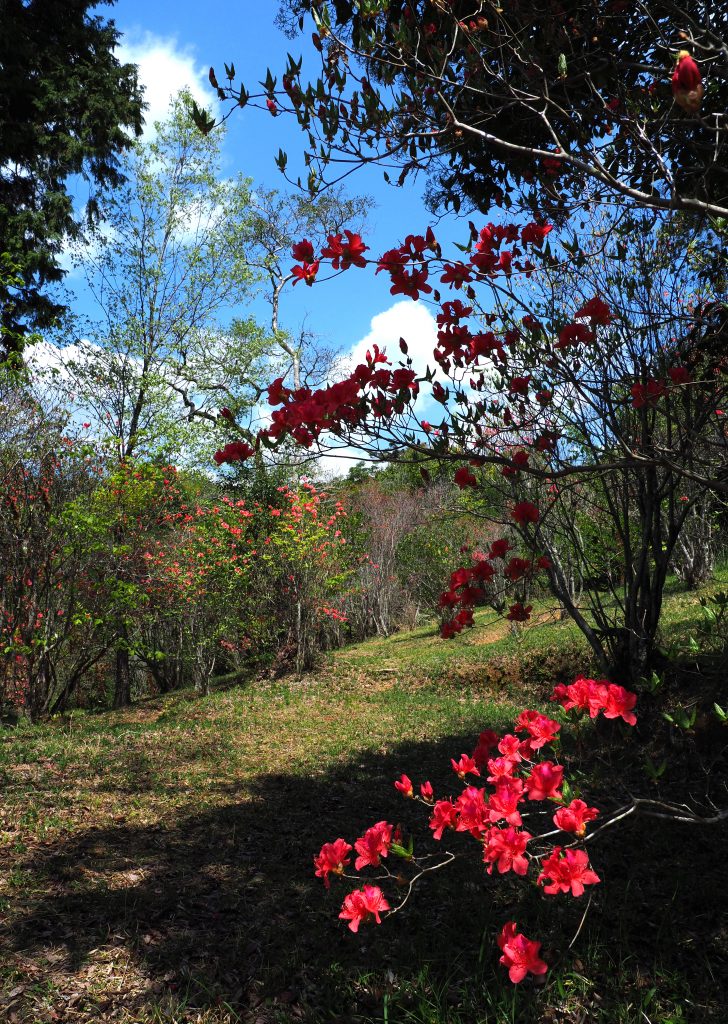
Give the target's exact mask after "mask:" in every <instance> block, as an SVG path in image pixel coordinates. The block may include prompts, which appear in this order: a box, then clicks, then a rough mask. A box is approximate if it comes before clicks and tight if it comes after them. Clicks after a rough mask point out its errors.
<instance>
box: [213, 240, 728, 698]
mask: <svg viewBox="0 0 728 1024" xmlns="http://www.w3.org/2000/svg"><path fill="white" fill-rule="evenodd" d="M550 231H551V226H550V225H548V224H546V223H543V222H542V221H531V222H530V223H527V224H521V225H519V224H515V223H511V224H508V223H505V224H495V223H488V224H485V225H484V226H482V227H481V228H480V229H479V230H478V229H477V228H476V227H475V225H472V224H471V234H470V238H469V239H468V242H467V244H466V245H465V246H463V247H462V249H463V255H462V258H461V259H458V260H447V259H445V258H444V257H443V254H442V252H441V250H440V246H439V244H438V241H437V239H436V237H435V235H434V233H433V231H432V230H431V229H427V230H426V231H425V232H424V233H422V234H414V233H413V234H408V235H407V236H406V238H405V239H404V241H403V242H401V243H400V244H399V245H397V246H395V247H393V248H391V249H389V250H387V251H386V252H384V253H383V254H382V255H381V256H379V257H378V258H377V257H374V258H372V259H369V258H368V248H367V246H366V245H365V244H364V242H363V240H362V239H361V237H360V236H358V235H354V234H353V233H351V232H346V231H344V232H343V233H340V234H339V235H336V236H332V237H331V238H330V239H329V244H328V245H327V246H323V247H322V248H321V249H320V251H315V250H314V247H313V245H312V244H311V243H310V242H309V241H308V240H307V239H304V240H303V241H302V242H300V243H298V244H297V245H295V246H294V247H293V256H294V258H295V259H297V260H299V261H300V262H299V263H297V271H298V274H299V276H300V279H305V280H307V281H308V283H311V282H312V280H313V278H314V277H315V271H314V270H313V269H312V268H317V269H318V268H320V267H323V266H324V265H325V264H327V263H329V264H330V266H331V269H332V270H334V271H335V272H337V273H340V272H343V271H344V270H346V269H347V268H351V267H358V268H361V267H371V268H374V272H375V274H382V275H384V276H385V278H387V279H388V280H389V282H390V293H391V294H393V295H405V296H408V297H410V298H411V299H413V300H415V301H417V300H420V299H422V298H423V297H425V298H426V299H427V300H428V301H431V302H433V303H435V304H436V305H435V319H436V324H437V341H436V344H435V346H434V349H433V353H432V362H431V364H430V365H429V366H428V367H427V369H426V370H425V371H424V372H417V370H415V368H414V364H413V361H412V359H411V358H410V356H409V355H408V346H407V341H406V339H401V341H400V352H401V355H402V356H403V359H401V360H400V361H399V362H397V361H396V358H395V357H393V356H392V354H391V353H390V354H387V353H385V352H383V351H381V350H380V349H378V348H377V346H373V348H372V349H371V350H370V351H369V352H367V353H366V356H365V358H364V360H363V361H362V362H361V363H360V364H359V365H357V366H356V367H355V368H354V369H353V371H352V372H351V373H350V374H349V375H348V376H347V377H345V378H344V379H342V380H339V381H336V382H334V383H327V384H326V385H325V386H322V387H319V388H316V389H314V388H309V387H299V388H290V387H288V386H287V385H286V384H285V382H284V380H283V379H278V380H276V381H274V382H273V384H272V385H271V387H270V389H269V400H270V402H271V404H272V405H273V406H275V408H274V409H273V412H272V414H271V425H270V426H269V427H267V428H266V429H264V430H262V431H260V432H259V433H258V434H257V436H255V437H250V438H249V439H248V441H247V442H246V443H248V444H249V447H250V448H251V449H256V448H257V449H260V448H263V447H275V446H276V445H278V444H280V443H281V442H283V441H284V440H285V439H286V438H291V439H293V440H294V441H295V442H296V443H298V444H300V445H302V446H304V447H307V448H311V447H314V446H323V445H324V444H325V443H326V438H327V436H328V435H332V436H334V437H336V438H339V439H340V440H343V441H344V442H346V443H349V444H352V445H354V446H355V447H359V448H363V449H365V450H366V451H367V452H368V453H370V454H375V455H376V457H378V458H387V457H390V456H391V455H392V453H394V454H399V453H405V452H408V453H410V452H414V453H415V454H416V455H417V457H418V459H421V460H423V461H427V460H432V461H437V462H440V463H442V462H449V463H451V464H453V477H454V482H455V484H456V485H457V486H458V487H459V488H460V490H461V491H462V492H463V501H464V503H465V504H466V506H467V504H468V503H470V502H476V503H477V502H478V500H479V499H480V498H481V497H482V498H483V506H484V507H483V509H482V511H484V512H485V514H486V515H487V516H488V517H489V518H491V521H492V522H494V523H496V522H498V523H500V525H501V527H502V528H503V529H504V531H506V530H507V531H508V537H504V538H503V540H504V542H505V543H508V544H509V545H510V546H511V548H513V547H514V546H515V545H514V542H517V543H520V544H522V545H523V548H524V550H523V551H517V550H514V551H513V554H512V556H511V559H510V560H509V561H508V562H507V563H506V564H503V565H501V564H499V562H498V559H499V558H502V557H503V555H502V554H501V553H500V552H499V553H498V554H497V555H496V554H495V553H494V552H490V553H488V554H487V555H484V556H481V557H479V558H478V559H477V562H475V563H474V564H473V565H472V566H470V567H464V570H463V575H461V576H458V575H457V574H454V575H453V578H452V579H451V585H450V588H449V589H448V590H447V591H446V592H445V593H444V594H443V596H442V599H441V608H442V610H443V613H444V618H445V620H446V621H445V622H444V629H443V635H444V636H446V637H454V636H456V635H457V634H459V633H460V632H462V630H463V629H465V628H468V627H470V626H472V625H473V624H474V622H475V619H474V614H473V611H474V608H475V607H476V606H477V605H479V604H489V605H491V606H492V607H493V608H494V609H495V610H496V611H498V612H499V613H502V614H504V615H505V617H506V618H507V619H508V620H509V621H510V622H512V623H524V622H527V621H528V620H529V618H530V617H531V614H532V611H533V604H532V602H531V601H530V600H529V588H530V585H531V583H532V582H533V581H534V578H535V577H536V575H537V574H539V573H542V574H543V576H542V582H543V583H544V584H546V585H548V588H549V589H550V590H551V592H552V593H553V595H554V596H555V597H556V598H557V599H558V601H559V602H560V604H561V606H562V608H563V609H564V612H565V613H566V614H569V615H570V616H571V617H572V618H573V619H574V621H575V622H576V624H577V626H578V627H579V628H580V629H581V630H582V632H583V633H584V636H585V637H586V639H587V641H588V643H589V645H590V646H591V648H592V650H593V651H594V654H595V655H596V657H597V659H598V661H599V663H600V664H601V665H602V666H603V667H604V669H605V670H607V669H609V670H615V671H617V672H618V673H619V675H620V677H621V678H625V679H637V678H639V677H640V676H643V675H645V674H647V675H648V674H649V666H650V663H651V661H652V660H653V659H654V657H655V650H656V646H655V645H656V633H657V628H658V623H659V613H660V608H661V602H662V593H663V589H664V583H665V578H666V575H667V573H668V571H669V568H670V564H671V559H672V557H673V552H674V551H675V549H676V545H677V542H678V539H679V536H680V532H681V530H682V529H683V525H684V523H685V522H686V521H687V517H688V515H689V512H690V508H691V502H693V501H697V500H699V498H700V493H699V492H700V488H697V489H696V490H695V497H694V498H693V497H692V496H691V497H690V498H689V500H688V501H687V502H684V503H682V504H678V503H677V501H676V500H673V496H676V495H678V494H685V493H687V488H686V485H685V479H683V473H684V472H685V473H689V474H690V479H691V481H694V480H695V479H696V473H697V474H698V475H700V476H701V480H702V481H704V483H703V484H702V485H701V486H703V487H710V486H712V485H711V483H710V481H713V480H715V479H717V477H718V476H724V475H725V472H726V471H725V466H726V465H727V464H728V459H727V458H726V454H728V453H727V452H726V449H727V448H728V433H727V432H726V429H725V424H724V423H723V421H722V420H721V418H720V416H719V412H722V408H721V407H722V405H723V404H725V403H724V402H723V398H724V397H725V393H726V392H725V381H724V379H723V378H724V376H725V369H726V366H725V360H724V359H721V358H716V357H715V356H714V354H713V353H712V351H710V350H709V347H708V344H707V340H706V339H707V336H708V333H710V332H711V331H712V332H716V331H718V332H720V330H722V329H723V327H724V324H723V321H722V320H721V317H723V318H724V307H721V306H720V304H710V303H708V304H706V300H705V298H704V296H702V295H696V297H695V299H694V300H693V299H691V301H690V302H689V303H687V304H686V307H685V310H684V311H683V315H682V318H681V320H680V323H679V326H678V327H676V328H674V330H676V331H680V332H681V335H680V336H672V337H670V338H665V337H663V336H662V335H661V334H660V333H659V330H657V329H656V330H655V333H654V337H653V335H647V334H645V333H644V332H640V331H635V330H634V329H633V320H634V317H633V315H632V313H631V309H630V306H629V296H630V295H632V294H633V293H634V284H633V283H629V284H628V285H627V284H625V286H624V288H623V290H622V293H621V294H620V295H619V296H618V299H617V301H618V303H619V302H621V303H622V304H623V305H622V307H621V308H620V306H619V305H617V306H616V307H615V305H614V304H613V302H612V300H611V296H610V297H609V301H608V296H607V292H608V290H609V289H610V288H612V287H613V281H612V278H608V279H606V280H600V279H595V281H594V284H593V285H588V284H585V283H582V282H579V285H578V287H576V288H572V291H571V294H570V297H569V299H568V300H567V301H559V302H558V303H553V302H552V303H551V305H548V304H547V303H546V302H545V300H544V302H540V300H539V301H538V302H536V301H534V302H533V303H530V304H529V301H528V298H529V296H528V294H527V293H526V292H525V282H528V281H529V280H531V279H532V278H534V275H537V274H539V273H542V272H547V274H552V275H555V277H554V278H553V279H554V280H558V274H559V273H561V271H558V270H556V269H554V268H555V263H554V259H553V253H552V251H551V249H550V246H551V245H552V244H558V243H556V242H555V241H554V240H553V238H552V236H551V234H550ZM547 239H548V240H547ZM663 242H664V240H663V239H661V238H657V240H656V242H655V244H658V243H659V244H663ZM562 245H563V247H564V248H565V249H566V252H567V254H568V253H573V251H574V247H575V246H577V241H576V240H575V241H574V242H573V243H569V244H567V243H566V242H563V243H562ZM580 251H581V250H580ZM653 256H654V253H653ZM644 258H647V257H644ZM641 259H643V256H641V255H640V254H639V253H638V252H636V254H635V255H634V258H633V264H634V268H633V269H636V268H639V267H641V266H642V265H643V264H642V263H641V262H640V260H641ZM568 262H569V261H568V260H567V261H566V264H565V265H564V267H565V269H564V270H563V274H564V275H565V274H566V273H567V267H568ZM597 262H598V261H597ZM582 265H583V264H579V266H580V267H581V266H582ZM586 265H587V266H590V264H589V263H588V261H587V263H586ZM595 265H596V264H595ZM655 265H656V264H655V261H654V259H653V260H652V263H651V264H650V266H651V267H652V268H653V271H651V272H653V275H654V280H653V279H651V278H648V277H647V275H645V288H649V294H648V297H647V299H646V300H645V301H646V302H648V303H649V302H653V301H655V300H654V299H653V298H651V297H652V296H654V295H659V294H661V288H662V282H661V279H660V278H659V273H661V271H658V270H654V267H655ZM665 265H666V266H670V260H666V261H665ZM630 266H631V265H630ZM671 272H672V271H671ZM583 273H584V280H585V281H586V280H587V279H588V278H587V274H586V271H584V272H583ZM624 273H625V274H626V273H627V271H626V270H625V271H624ZM638 276H639V275H638ZM633 277H634V274H632V275H631V277H630V282H631V281H632V278H633ZM550 280H551V278H549V281H550ZM516 282H519V283H520V284H521V285H522V286H524V287H522V289H521V291H520V292H519V293H518V294H516V292H515V290H514V289H515V283H516ZM610 282H611V283H610ZM688 286H691V285H690V283H689V282H688ZM438 288H443V289H449V290H450V297H446V296H443V295H441V294H440V292H439V291H438ZM479 289H482V290H483V291H485V292H486V296H488V295H489V294H490V295H492V296H495V298H498V297H499V296H500V295H501V293H503V292H505V293H506V295H508V297H509V300H510V299H512V300H513V303H512V305H513V307H514V308H515V306H518V307H519V308H520V309H521V310H524V313H523V315H520V316H519V317H515V316H514V315H513V314H512V313H509V312H508V311H507V309H506V306H507V305H508V304H507V303H506V304H505V305H504V306H502V307H501V309H502V311H503V312H502V315H501V316H499V315H498V314H497V313H495V312H493V311H492V310H493V308H494V305H495V303H494V302H493V301H488V299H487V298H486V300H485V301H481V302H479V294H478V292H479ZM630 289H631V290H630ZM453 293H454V294H453ZM454 295H456V296H457V297H454ZM646 308H647V309H648V312H649V310H650V309H651V307H650V306H649V304H648V306H647V307H646ZM721 310H723V311H722V312H721ZM649 315H650V316H651V313H649ZM652 319H653V320H658V319H659V320H660V323H662V321H663V320H665V322H666V318H664V317H663V318H662V319H660V317H659V316H658V312H657V311H656V312H655V317H652ZM706 332H707V333H706ZM643 337H646V338H647V339H648V340H647V341H643V340H641V339H642V338H643ZM418 400H426V401H428V402H429V403H430V404H431V405H432V404H434V405H435V406H436V407H437V406H438V405H439V406H440V407H441V409H442V414H441V419H440V421H439V422H432V413H431V412H430V409H429V408H428V409H427V410H426V413H427V419H425V418H423V415H422V412H423V411H425V410H422V411H420V410H419V408H418ZM225 452H226V449H225V448H223V449H222V450H221V452H219V453H218V454H217V456H216V458H217V459H219V460H222V461H224V460H225V459H226V458H228V457H229V458H233V459H237V458H239V457H240V453H241V449H240V448H239V447H238V448H235V449H234V450H231V451H230V452H229V456H226V454H225ZM647 466H650V467H652V469H653V470H654V472H655V473H656V474H657V477H656V480H657V483H656V485H655V487H654V488H652V490H650V491H649V493H648V490H649V489H648V488H647V483H646V477H645V469H646V467H647ZM698 466H699V470H698ZM683 467H684V469H683ZM493 469H495V470H497V476H496V477H495V479H496V480H498V481H499V482H500V484H501V490H500V492H499V495H500V497H499V502H498V503H497V507H495V508H494V506H493V502H492V501H491V500H490V499H489V497H486V491H488V495H491V494H492V491H493V486H494V484H493V479H494V478H493V474H492V470H493ZM488 489H489V490H488ZM617 494H618V495H619V500H613V497H614V496H615V495H617ZM574 506H577V507H576V510H575V508H574ZM479 511H481V509H479ZM576 515H581V516H583V517H584V519H585V529H593V530H595V532H596V534H597V536H598V539H599V544H600V545H602V546H603V547H604V548H605V552H604V558H603V564H604V572H603V574H602V575H600V576H599V577H598V578H599V581H600V583H601V582H602V580H603V579H605V580H606V585H607V586H608V587H609V589H610V592H611V593H613V594H614V596H615V600H614V601H600V600H596V599H595V600H591V599H590V598H589V594H590V593H591V590H590V588H588V587H586V588H584V590H583V592H584V593H585V594H586V596H587V600H589V601H590V607H589V613H590V614H589V616H587V615H585V614H583V613H582V610H581V608H580V607H579V604H578V601H577V600H576V589H575V588H576V584H575V582H574V577H575V576H577V575H580V576H581V577H582V579H583V578H584V576H585V575H586V574H587V573H589V572H593V571H594V567H593V565H592V560H591V558H590V557H589V556H588V555H587V554H586V551H587V548H588V547H589V546H588V545H584V543H583V536H582V534H580V533H579V530H578V529H577V528H576V527H575V525H574V524H575V516H576ZM597 516H599V517H600V518H601V519H602V520H604V519H606V527H607V529H606V530H605V529H603V528H602V523H598V524H596V523H595V522H594V520H595V518H596V517H597ZM580 537H581V540H580ZM633 537H637V538H641V539H640V541H639V544H640V551H639V552H634V551H632V550H631V547H632V544H633V542H632V539H631V538H633ZM580 545H581V546H580ZM642 549H644V550H642ZM589 550H591V548H589ZM640 559H644V560H646V564H649V565H650V566H652V567H653V568H651V570H650V572H649V573H648V574H646V575H645V574H641V575H640V574H638V573H637V572H636V571H635V566H636V565H638V564H642V563H641V561H640ZM570 560H571V561H575V562H576V565H575V566H573V565H570V564H569V562H570ZM620 574H621V575H620ZM620 588H622V589H623V588H626V595H627V596H626V597H625V598H624V599H622V596H620V595H621V594H622V589H620Z"/></svg>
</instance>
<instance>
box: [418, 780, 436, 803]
mask: <svg viewBox="0 0 728 1024" xmlns="http://www.w3.org/2000/svg"><path fill="white" fill-rule="evenodd" d="M420 795H421V796H422V799H423V800H427V802H428V803H431V801H432V798H433V796H434V792H433V789H432V783H431V782H423V783H421V785H420Z"/></svg>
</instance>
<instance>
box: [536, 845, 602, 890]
mask: <svg viewBox="0 0 728 1024" xmlns="http://www.w3.org/2000/svg"><path fill="white" fill-rule="evenodd" d="M541 868H542V870H541V874H540V875H539V876H538V883H539V885H544V883H545V882H547V881H548V882H550V884H549V885H544V890H543V891H544V892H545V893H548V895H549V896H555V895H556V894H557V893H560V892H570V893H571V894H572V896H583V894H584V886H585V885H595V884H596V883H597V882H599V881H600V878H599V875H597V874H596V872H594V871H592V870H591V868H590V867H589V857H588V855H587V854H586V853H585V852H584V850H563V851H562V849H561V847H560V846H557V847H556V848H555V849H554V852H553V853H552V854H551V856H550V857H547V858H546V860H545V861H544V862H543V864H542V865H541Z"/></svg>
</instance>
